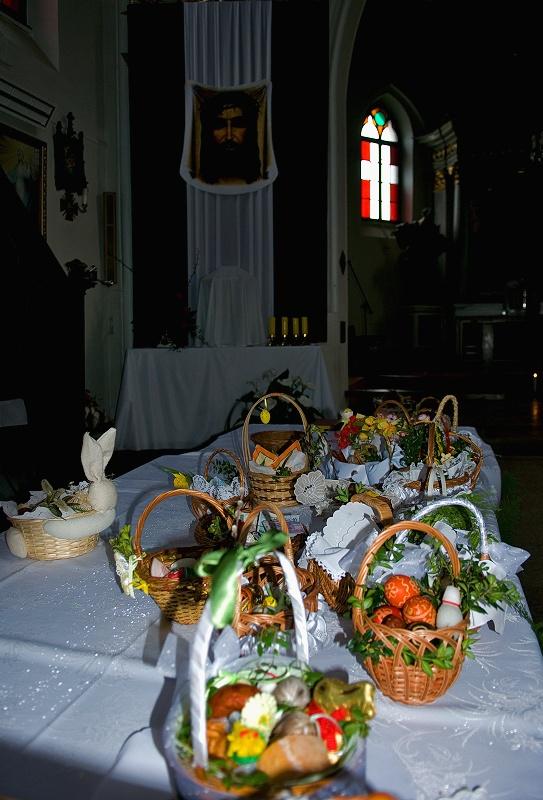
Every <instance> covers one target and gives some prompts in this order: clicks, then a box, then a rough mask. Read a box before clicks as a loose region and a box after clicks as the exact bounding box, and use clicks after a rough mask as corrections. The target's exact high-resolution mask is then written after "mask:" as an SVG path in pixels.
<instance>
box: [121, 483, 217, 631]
mask: <svg viewBox="0 0 543 800" xmlns="http://www.w3.org/2000/svg"><path fill="white" fill-rule="evenodd" d="M179 495H185V496H187V497H189V498H191V499H198V500H201V501H202V502H205V503H207V504H208V505H209V506H211V508H212V509H213V513H215V514H218V515H219V516H221V517H222V518H223V519H225V518H226V513H225V511H224V509H223V508H222V506H221V505H219V503H217V502H216V501H215V500H213V498H211V497H209V495H207V494H204V493H203V492H195V491H194V490H192V489H170V490H169V491H167V492H163V493H162V494H159V495H158V496H157V497H155V498H154V499H153V500H151V502H150V503H148V504H147V505H146V506H145V508H144V509H143V511H142V513H141V516H140V518H139V519H138V522H137V525H136V531H135V533H134V536H133V537H132V546H133V548H134V552H135V554H136V555H137V556H139V557H141V561H140V562H139V563H138V566H137V568H136V571H137V573H138V575H139V577H140V578H141V579H142V580H144V581H145V582H146V583H147V586H148V591H149V595H150V597H152V598H153V600H154V601H155V603H156V604H157V606H158V607H159V608H160V610H161V611H162V613H163V614H164V615H165V616H166V617H167V618H168V619H170V620H172V621H173V622H178V623H179V624H180V625H192V624H193V623H195V622H198V620H199V619H200V615H201V613H202V611H203V608H204V605H205V603H206V600H207V597H208V594H209V590H210V588H211V579H210V578H189V579H187V580H180V581H177V580H173V579H172V578H155V577H152V576H151V562H152V560H153V558H154V557H155V556H156V555H158V553H160V552H163V551H155V552H153V553H145V554H144V552H143V550H142V547H141V535H142V533H143V527H144V525H145V521H146V519H147V517H148V516H149V514H150V513H151V511H152V510H153V509H154V508H155V507H156V506H157V505H159V503H162V502H163V501H164V500H168V499H169V498H171V497H177V496H179ZM205 549H206V548H203V547H179V548H168V552H171V551H172V550H173V551H174V552H175V558H176V559H178V558H196V559H198V558H200V556H201V555H202V553H204V552H205ZM208 549H209V548H208Z"/></svg>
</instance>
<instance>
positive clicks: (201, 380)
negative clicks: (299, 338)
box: [115, 344, 338, 450]
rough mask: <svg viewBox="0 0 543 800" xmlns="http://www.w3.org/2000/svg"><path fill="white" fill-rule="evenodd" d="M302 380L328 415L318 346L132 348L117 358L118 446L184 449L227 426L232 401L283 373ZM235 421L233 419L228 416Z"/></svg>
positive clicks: (330, 406) (332, 411)
mask: <svg viewBox="0 0 543 800" xmlns="http://www.w3.org/2000/svg"><path fill="white" fill-rule="evenodd" d="M287 369H288V371H289V379H292V378H300V379H301V380H302V381H303V382H304V383H305V384H307V385H308V387H309V389H308V391H309V392H310V398H309V401H308V404H310V405H311V406H313V407H314V408H317V409H318V410H319V411H321V412H322V414H323V416H324V417H336V416H337V414H338V409H337V408H336V406H335V403H334V399H333V394H332V389H331V385H330V379H329V376H328V371H327V368H326V363H325V360H324V355H323V352H322V348H321V347H320V345H318V344H311V345H304V346H299V347H288V346H286V347H281V346H279V347H198V348H191V347H187V348H184V349H182V350H170V349H167V348H141V349H140V348H137V349H133V350H128V351H127V352H126V356H125V363H124V369H123V376H122V382H121V388H120V392H119V399H118V402H117V412H116V418H115V426H116V428H117V448H118V449H119V450H176V449H179V450H188V449H191V448H195V447H198V446H199V445H201V444H203V443H204V442H206V441H208V440H209V439H210V438H211V437H213V436H216V435H217V434H219V433H221V432H222V431H224V430H225V429H226V428H227V427H228V424H227V423H228V417H229V414H230V411H231V410H232V408H233V406H234V403H235V401H236V399H237V398H239V397H242V396H243V395H245V394H247V393H248V392H250V391H251V390H252V389H254V388H255V385H257V386H258V387H259V388H262V389H266V388H267V386H268V384H269V382H270V381H271V380H272V378H273V377H277V376H278V375H279V374H280V373H282V372H283V371H284V370H287ZM239 408H241V406H239V407H238V409H239ZM230 421H231V422H232V423H234V422H235V416H234V417H233V419H231V420H230Z"/></svg>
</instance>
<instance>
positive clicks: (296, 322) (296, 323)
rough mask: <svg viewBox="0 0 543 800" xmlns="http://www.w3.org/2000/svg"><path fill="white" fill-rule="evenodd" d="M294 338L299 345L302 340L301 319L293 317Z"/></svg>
mask: <svg viewBox="0 0 543 800" xmlns="http://www.w3.org/2000/svg"><path fill="white" fill-rule="evenodd" d="M292 338H293V339H294V344H298V341H299V339H300V319H299V317H292Z"/></svg>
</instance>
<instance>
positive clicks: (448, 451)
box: [401, 394, 483, 495]
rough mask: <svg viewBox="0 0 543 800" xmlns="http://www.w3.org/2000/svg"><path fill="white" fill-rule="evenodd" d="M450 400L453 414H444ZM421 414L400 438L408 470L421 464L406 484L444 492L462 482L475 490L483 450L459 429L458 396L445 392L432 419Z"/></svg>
mask: <svg viewBox="0 0 543 800" xmlns="http://www.w3.org/2000/svg"><path fill="white" fill-rule="evenodd" d="M449 403H450V404H451V405H452V417H450V416H448V415H446V414H445V408H446V407H447V405H448V404H449ZM420 416H421V417H422V418H421V419H418V420H417V421H415V422H414V423H413V425H412V426H411V429H410V430H409V431H408V433H407V434H406V435H405V436H404V437H403V438H402V441H401V446H402V450H403V453H404V457H403V460H404V463H405V464H406V465H407V466H406V467H405V470H406V471H409V472H413V471H415V472H416V471H417V467H416V466H413V465H417V464H419V463H420V464H421V470H419V474H417V475H416V476H415V477H414V478H411V479H409V480H408V481H407V482H406V484H405V485H406V487H407V488H408V489H416V490H418V491H426V492H428V494H434V493H436V492H439V493H441V494H444V495H445V494H447V493H448V492H449V491H450V490H455V489H457V488H458V487H459V486H466V487H467V488H468V489H470V490H473V489H474V488H475V486H476V484H477V480H478V478H479V473H480V472H481V469H482V466H483V453H482V451H481V448H480V447H479V445H478V444H477V443H476V442H475V441H474V440H473V439H472V438H471V437H469V436H465V435H464V434H461V433H459V432H458V400H457V399H456V397H455V396H454V395H452V394H448V395H446V396H445V397H444V398H443V399H442V400H441V402H440V403H439V406H438V408H437V411H436V413H435V415H434V417H433V418H432V419H430V418H429V417H428V415H426V414H422V415H420ZM409 465H412V466H409Z"/></svg>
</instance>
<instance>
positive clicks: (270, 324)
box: [268, 317, 275, 337]
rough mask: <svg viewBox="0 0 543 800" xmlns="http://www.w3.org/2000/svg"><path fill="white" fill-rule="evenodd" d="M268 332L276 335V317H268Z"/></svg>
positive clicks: (272, 335)
mask: <svg viewBox="0 0 543 800" xmlns="http://www.w3.org/2000/svg"><path fill="white" fill-rule="evenodd" d="M268 334H269V335H270V336H271V337H274V336H275V317H268Z"/></svg>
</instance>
